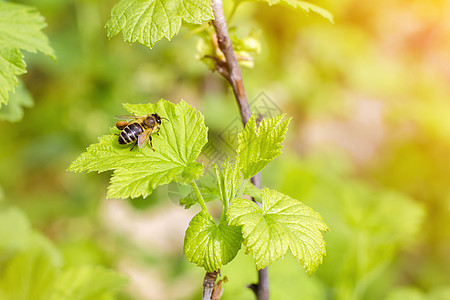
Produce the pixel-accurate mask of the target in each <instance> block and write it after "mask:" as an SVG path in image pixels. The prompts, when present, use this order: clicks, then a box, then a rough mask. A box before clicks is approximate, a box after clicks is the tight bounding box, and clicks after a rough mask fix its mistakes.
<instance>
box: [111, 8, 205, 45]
mask: <svg viewBox="0 0 450 300" xmlns="http://www.w3.org/2000/svg"><path fill="white" fill-rule="evenodd" d="M211 19H213V13H212V4H211V0H164V1H162V0H121V1H120V2H119V3H117V4H116V5H115V6H114V7H113V9H112V11H111V18H110V19H109V21H108V22H107V23H106V28H107V34H108V37H110V38H111V37H113V36H115V35H116V34H118V33H119V32H120V31H122V34H123V38H124V40H125V41H127V42H129V43H134V42H135V41H138V42H139V43H141V44H142V45H144V46H147V47H149V48H152V47H153V45H154V44H155V43H156V42H157V41H159V40H160V39H162V38H163V37H165V38H167V39H168V40H170V39H171V38H172V37H173V36H174V35H175V34H177V33H178V31H179V30H180V27H181V21H182V20H184V21H186V22H188V23H192V24H201V23H202V22H204V21H209V20H211Z"/></svg>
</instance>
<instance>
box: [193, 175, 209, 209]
mask: <svg viewBox="0 0 450 300" xmlns="http://www.w3.org/2000/svg"><path fill="white" fill-rule="evenodd" d="M191 186H192V188H193V189H194V192H195V195H196V196H197V199H198V203H200V206H201V207H202V211H204V212H208V208H207V207H206V203H205V199H203V196H202V193H201V192H200V189H199V188H198V185H197V182H196V181H195V180H193V181H192V182H191Z"/></svg>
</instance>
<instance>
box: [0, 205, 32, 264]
mask: <svg viewBox="0 0 450 300" xmlns="http://www.w3.org/2000/svg"><path fill="white" fill-rule="evenodd" d="M30 237H31V228H30V224H29V222H28V220H27V218H26V217H25V215H24V214H23V212H22V211H20V210H18V209H14V208H9V209H7V210H5V211H2V212H0V266H2V265H3V264H4V263H5V262H6V261H7V260H8V259H10V258H11V257H12V256H14V255H15V254H16V253H17V252H19V251H22V250H24V249H25V247H26V246H27V245H28V241H29V239H30Z"/></svg>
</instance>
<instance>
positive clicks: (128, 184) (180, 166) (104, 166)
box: [69, 100, 207, 198]
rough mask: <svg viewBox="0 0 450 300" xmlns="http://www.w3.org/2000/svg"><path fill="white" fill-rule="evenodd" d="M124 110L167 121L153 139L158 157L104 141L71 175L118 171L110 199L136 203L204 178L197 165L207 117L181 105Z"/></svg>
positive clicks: (86, 154) (82, 158)
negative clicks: (176, 184) (163, 189)
mask: <svg viewBox="0 0 450 300" xmlns="http://www.w3.org/2000/svg"><path fill="white" fill-rule="evenodd" d="M124 107H125V108H126V109H127V110H128V111H129V112H130V113H133V114H135V115H138V116H143V115H147V114H151V113H154V112H156V113H158V114H159V115H160V116H161V117H165V118H167V119H169V121H165V120H163V124H161V126H160V127H161V131H160V132H159V136H158V135H155V134H154V135H152V138H153V147H154V148H155V151H153V150H152V149H151V148H150V147H149V146H145V147H144V148H142V149H140V148H137V147H136V148H135V150H133V151H130V148H131V145H125V146H124V145H119V144H118V138H117V136H116V135H114V133H118V132H119V131H118V130H114V129H113V130H111V134H109V135H104V136H102V137H100V139H99V143H97V144H94V145H91V146H89V147H88V148H87V151H86V152H84V153H83V154H81V155H80V156H79V157H78V158H77V159H76V160H75V161H74V162H73V163H72V165H71V166H70V167H69V171H76V172H79V171H88V172H91V171H98V172H104V171H107V170H114V173H113V175H112V177H111V182H110V183H111V184H110V186H109V188H108V195H107V196H108V198H128V197H130V198H136V197H139V196H142V197H146V196H148V195H150V194H151V193H152V191H153V189H155V188H156V187H157V186H159V185H163V184H168V183H170V182H171V181H176V182H179V183H182V184H188V183H190V182H191V181H192V180H195V179H197V178H198V177H199V176H200V175H201V174H202V164H200V163H197V162H195V160H196V159H197V157H198V156H199V154H200V152H201V150H202V148H203V146H204V145H205V144H206V142H207V128H206V126H205V122H204V117H203V115H202V114H201V113H199V112H197V111H196V110H195V109H194V108H192V107H191V106H190V105H189V104H187V103H186V102H184V101H181V102H180V103H178V104H177V105H175V104H173V103H170V102H168V101H166V100H160V101H158V103H156V104H140V105H133V104H125V105H124Z"/></svg>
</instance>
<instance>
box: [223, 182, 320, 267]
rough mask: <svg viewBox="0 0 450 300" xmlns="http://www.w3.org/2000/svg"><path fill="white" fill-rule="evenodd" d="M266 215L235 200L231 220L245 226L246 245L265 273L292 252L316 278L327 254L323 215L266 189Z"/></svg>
mask: <svg viewBox="0 0 450 300" xmlns="http://www.w3.org/2000/svg"><path fill="white" fill-rule="evenodd" d="M261 195H262V204H263V208H262V211H261V209H260V208H259V207H258V205H257V204H256V203H254V202H253V201H249V200H245V199H235V200H234V201H233V203H232V204H231V206H230V208H229V210H228V212H227V216H228V218H229V223H230V224H231V225H242V232H243V236H244V239H245V241H244V243H245V245H246V246H247V247H248V249H250V250H251V251H252V253H253V257H254V259H255V263H256V267H257V268H258V269H263V268H265V267H267V266H268V265H270V264H271V263H273V262H275V261H276V260H278V259H280V258H282V257H283V256H284V255H285V254H286V252H287V250H288V248H289V249H291V251H292V254H293V255H294V256H295V257H296V258H297V260H298V261H299V262H300V263H301V264H302V265H303V267H304V268H305V270H306V271H307V273H308V274H309V275H312V274H313V273H314V271H315V270H316V269H317V267H318V266H319V264H321V263H322V260H323V256H324V255H325V253H326V250H325V241H324V239H323V236H322V233H321V231H327V230H328V226H327V225H326V224H325V223H324V221H323V219H322V217H321V216H320V214H319V213H317V212H315V211H313V210H312V209H311V208H309V207H308V206H306V205H304V204H303V203H301V202H300V201H298V200H296V199H293V198H290V197H289V196H286V195H284V194H282V193H280V192H277V191H274V190H270V189H267V188H266V189H263V190H262V192H261Z"/></svg>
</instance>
